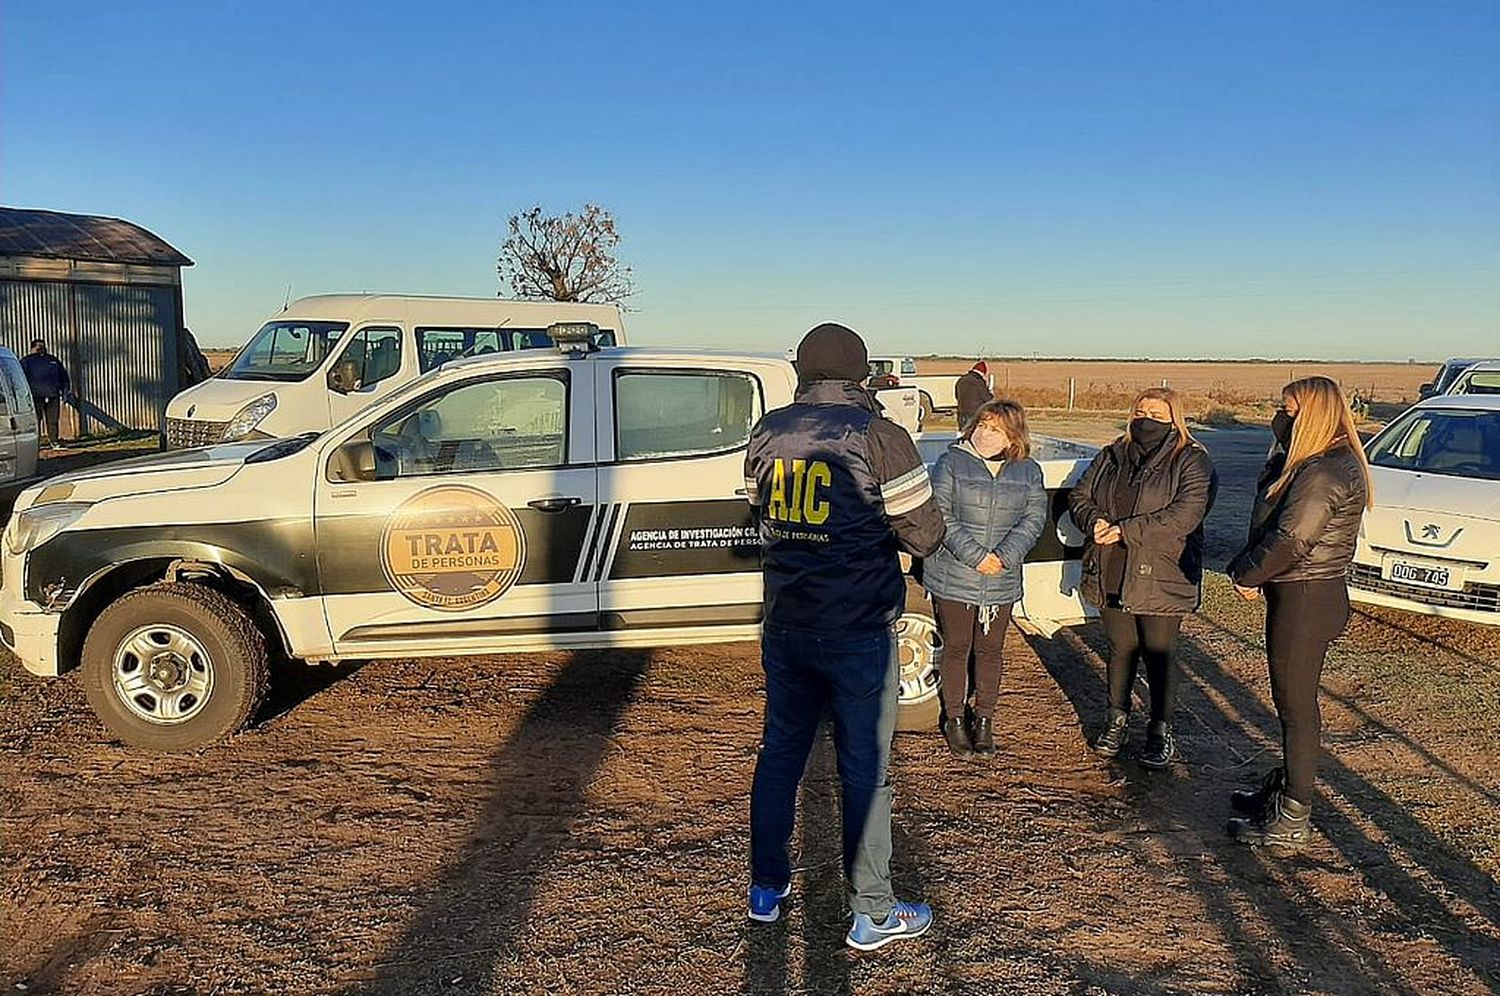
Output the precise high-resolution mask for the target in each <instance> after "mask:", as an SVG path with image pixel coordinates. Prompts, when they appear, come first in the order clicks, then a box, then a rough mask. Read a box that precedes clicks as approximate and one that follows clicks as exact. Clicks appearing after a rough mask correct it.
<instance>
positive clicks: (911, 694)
mask: <svg viewBox="0 0 1500 996" xmlns="http://www.w3.org/2000/svg"><path fill="white" fill-rule="evenodd" d="M941 649H942V641H941V640H939V638H938V631H937V621H936V620H934V619H933V618H932V617H931V616H925V615H921V614H920V613H916V612H908V613H906V614H905V615H904V616H902V617H901V618H900V619H898V620H896V656H897V659H898V660H899V661H900V663H901V704H902V705H915V704H916V703H918V702H926V701H927V700H929V699H932V698H935V697H936V696H937V694H938V669H937V657H938V653H939V651H941Z"/></svg>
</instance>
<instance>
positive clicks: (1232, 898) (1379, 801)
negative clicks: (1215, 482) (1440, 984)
mask: <svg viewBox="0 0 1500 996" xmlns="http://www.w3.org/2000/svg"><path fill="white" fill-rule="evenodd" d="M1200 621H1201V622H1203V623H1205V624H1206V625H1208V626H1210V627H1212V630H1213V631H1214V635H1215V636H1216V637H1228V638H1230V639H1233V640H1235V641H1237V642H1238V643H1239V644H1240V645H1241V646H1242V647H1244V648H1245V649H1247V650H1251V651H1254V652H1256V653H1260V652H1262V651H1261V648H1260V646H1259V644H1257V643H1255V642H1253V641H1250V640H1247V639H1245V638H1244V637H1243V636H1241V635H1240V634H1238V633H1236V632H1234V631H1231V630H1229V629H1226V628H1224V627H1221V626H1219V625H1217V624H1215V623H1213V622H1212V621H1210V620H1206V619H1202V618H1201V617H1200ZM1029 642H1030V643H1031V646H1032V649H1033V650H1035V651H1036V654H1037V656H1038V657H1039V658H1040V659H1041V660H1042V662H1043V664H1044V666H1045V667H1046V668H1047V670H1048V672H1049V673H1050V674H1051V675H1052V677H1053V679H1054V680H1055V681H1056V682H1057V684H1058V686H1059V687H1060V688H1061V689H1062V690H1063V692H1064V693H1065V694H1066V695H1067V697H1068V699H1069V701H1070V702H1071V703H1072V705H1073V708H1074V711H1075V712H1076V714H1077V716H1078V719H1079V722H1080V726H1081V728H1082V729H1081V735H1084V736H1087V735H1090V734H1092V733H1093V732H1094V730H1095V729H1096V727H1097V724H1098V722H1099V721H1100V719H1101V717H1102V716H1103V714H1104V711H1105V703H1106V694H1107V692H1106V686H1105V682H1104V675H1103V660H1104V658H1105V657H1106V656H1107V643H1106V641H1105V638H1104V634H1103V631H1102V629H1101V628H1100V627H1099V626H1098V625H1097V624H1091V625H1089V626H1087V627H1080V628H1078V629H1076V630H1073V631H1072V632H1071V633H1068V634H1063V635H1060V638H1058V639H1054V640H1042V639H1029ZM1179 652H1180V656H1179V660H1180V663H1181V666H1182V667H1183V670H1184V681H1183V685H1182V696H1181V699H1180V700H1179V706H1178V715H1177V731H1178V736H1179V741H1180V743H1181V746H1182V750H1183V753H1184V758H1185V760H1184V764H1185V766H1186V767H1187V769H1188V770H1189V772H1190V777H1188V778H1184V779H1176V780H1170V781H1168V780H1165V779H1162V778H1161V777H1159V776H1156V775H1154V774H1153V773H1150V772H1146V771H1144V770H1142V769H1139V768H1138V767H1136V766H1135V765H1134V763H1133V762H1131V761H1129V760H1121V761H1118V762H1111V765H1112V766H1113V767H1114V768H1115V769H1116V771H1117V773H1118V774H1119V776H1120V777H1123V778H1124V779H1125V786H1126V793H1127V796H1128V797H1129V798H1130V799H1132V800H1133V801H1134V802H1135V804H1136V805H1137V807H1138V808H1140V809H1142V810H1145V811H1150V810H1152V809H1154V810H1156V811H1159V812H1163V813H1168V814H1170V818H1171V819H1172V820H1174V821H1177V822H1178V823H1179V824H1180V825H1181V827H1182V828H1183V829H1186V830H1188V831H1189V832H1190V833H1191V834H1192V835H1193V837H1194V838H1195V839H1197V840H1198V841H1200V842H1201V845H1202V846H1203V847H1206V848H1207V849H1208V850H1209V852H1210V854H1211V856H1212V858H1213V861H1212V862H1209V863H1207V864H1206V865H1205V863H1203V862H1197V861H1191V860H1183V859H1179V860H1178V861H1177V862H1176V864H1177V870H1178V871H1179V872H1180V873H1181V874H1182V876H1183V877H1184V878H1185V879H1186V881H1187V882H1188V884H1189V886H1190V888H1191V890H1192V892H1193V894H1194V896H1195V897H1196V899H1197V900H1198V902H1199V903H1200V904H1201V906H1202V908H1203V909H1204V910H1206V911H1207V913H1208V916H1209V917H1210V918H1211V920H1212V922H1213V924H1214V926H1215V928H1216V929H1217V931H1218V932H1219V933H1220V934H1221V936H1222V937H1223V938H1224V942H1225V945H1226V947H1227V949H1228V951H1229V953H1230V955H1231V957H1232V958H1233V959H1234V962H1235V964H1236V967H1237V969H1238V973H1239V975H1240V979H1241V982H1242V984H1244V985H1246V986H1248V987H1250V988H1251V989H1253V990H1255V991H1262V990H1265V991H1295V990H1297V989H1299V988H1302V987H1311V988H1318V989H1323V988H1325V987H1326V986H1327V985H1328V980H1330V979H1337V980H1341V982H1342V983H1343V985H1344V986H1345V988H1344V989H1343V990H1340V991H1346V992H1377V991H1378V992H1399V993H1408V994H1412V996H1415V991H1414V990H1413V989H1411V988H1410V987H1409V986H1407V985H1404V984H1403V983H1402V982H1400V981H1399V976H1396V975H1394V974H1393V972H1392V971H1391V968H1390V966H1388V965H1387V964H1386V963H1385V961H1384V960H1383V959H1382V957H1381V956H1380V955H1379V954H1377V953H1376V952H1375V951H1374V950H1373V949H1372V948H1371V946H1370V945H1369V944H1368V943H1367V941H1366V938H1365V936H1364V935H1363V934H1362V933H1361V932H1360V931H1359V930H1357V929H1356V928H1355V927H1354V926H1353V925H1352V924H1351V923H1349V922H1348V921H1347V920H1346V919H1345V918H1344V917H1342V916H1340V915H1339V912H1338V911H1337V910H1335V909H1332V908H1330V907H1329V906H1328V905H1326V904H1325V903H1324V902H1322V901H1320V899H1319V896H1318V894H1317V893H1316V891H1314V890H1313V889H1311V888H1309V887H1308V885H1307V883H1305V882H1304V881H1302V880H1301V878H1300V875H1301V873H1303V872H1305V871H1316V870H1337V871H1345V870H1348V869H1352V870H1353V871H1354V872H1355V873H1356V874H1358V875H1359V876H1360V877H1361V878H1362V879H1363V882H1364V884H1365V886H1366V887H1367V888H1368V889H1370V890H1372V891H1373V892H1374V893H1376V894H1377V895H1383V896H1386V897H1389V902H1390V903H1392V904H1393V905H1394V906H1396V907H1397V908H1398V909H1400V910H1402V911H1403V916H1402V918H1401V919H1402V922H1400V923H1390V924H1386V925H1383V926H1385V927H1386V928H1387V929H1389V930H1392V931H1398V932H1405V933H1407V934H1409V935H1410V939H1412V940H1415V939H1417V938H1418V937H1420V936H1423V935H1425V936H1427V937H1430V938H1432V939H1434V940H1435V941H1436V942H1437V943H1438V944H1439V945H1440V946H1441V947H1442V948H1443V949H1444V950H1445V951H1446V952H1447V953H1448V954H1449V955H1451V956H1452V958H1453V959H1454V961H1455V962H1457V963H1458V964H1460V965H1462V966H1464V967H1465V968H1467V969H1469V970H1470V971H1471V972H1473V974H1474V976H1475V977H1476V978H1478V979H1481V980H1483V981H1484V984H1485V985H1486V986H1487V988H1488V989H1489V990H1490V991H1492V992H1497V993H1500V948H1497V947H1496V945H1495V944H1494V942H1493V940H1492V939H1491V938H1490V937H1488V936H1486V935H1485V934H1482V933H1480V932H1477V931H1476V930H1474V929H1473V926H1472V925H1471V923H1469V922H1465V917H1464V916H1463V915H1461V914H1460V913H1459V912H1458V911H1457V909H1456V907H1458V908H1461V907H1468V908H1470V909H1472V910H1474V911H1476V912H1477V913H1478V915H1479V916H1480V917H1482V919H1483V920H1485V921H1487V922H1488V924H1490V925H1493V926H1497V927H1500V903H1497V899H1500V890H1497V888H1496V885H1495V883H1494V882H1493V881H1491V879H1490V878H1489V876H1488V875H1486V874H1485V873H1484V872H1483V871H1481V870H1480V869H1479V868H1477V867H1476V866H1475V865H1474V864H1473V863H1472V862H1471V861H1470V860H1469V859H1468V858H1467V857H1465V856H1464V855H1463V854H1461V853H1459V852H1458V851H1456V850H1455V849H1454V848H1452V847H1451V846H1449V845H1448V844H1447V843H1446V842H1444V841H1443V840H1442V839H1441V838H1439V837H1438V836H1437V835H1436V834H1434V833H1433V832H1432V831H1431V830H1430V829H1429V828H1428V827H1426V826H1424V825H1423V824H1422V823H1421V821H1420V820H1418V819H1417V818H1416V817H1415V816H1413V815H1412V814H1411V813H1410V812H1408V811H1406V810H1405V809H1404V808H1403V807H1402V806H1401V805H1400V804H1399V803H1398V802H1397V801H1396V800H1395V799H1393V798H1392V797H1391V796H1390V795H1389V794H1387V793H1386V792H1385V791H1383V790H1382V789H1380V788H1379V787H1378V786H1376V785H1374V784H1372V783H1371V782H1370V781H1369V780H1368V779H1367V778H1365V777H1364V776H1363V775H1361V774H1359V773H1358V772H1356V771H1354V770H1353V769H1351V768H1350V767H1349V766H1348V765H1346V764H1344V763H1342V762H1340V761H1339V760H1338V759H1337V758H1334V757H1330V756H1327V755H1326V754H1325V757H1324V760H1323V765H1322V769H1321V772H1320V798H1319V800H1318V803H1317V805H1316V806H1315V811H1314V823H1315V826H1316V827H1317V830H1318V831H1319V832H1320V834H1321V836H1322V837H1323V838H1324V839H1325V840H1326V842H1327V846H1315V847H1314V849H1313V850H1312V851H1311V852H1310V853H1309V854H1308V855H1306V856H1304V857H1302V858H1298V859H1293V860H1290V861H1278V860H1277V859H1274V858H1271V857H1269V856H1267V855H1263V854H1262V853H1261V852H1259V851H1255V850H1252V849H1250V848H1246V847H1244V846H1242V845H1239V844H1236V843H1234V842H1233V841H1231V840H1230V839H1229V838H1228V837H1227V836H1226V835H1225V833H1224V830H1223V826H1224V823H1225V821H1226V820H1227V818H1228V816H1229V807H1228V799H1227V795H1228V793H1229V791H1230V790H1231V789H1233V788H1237V787H1240V785H1242V784H1250V783H1252V782H1254V781H1255V780H1257V779H1258V776H1260V775H1261V774H1262V773H1263V772H1264V771H1265V770H1267V769H1269V768H1271V767H1274V766H1275V765H1276V764H1277V763H1279V760H1280V752H1281V749H1280V725H1279V723H1278V721H1277V719H1276V716H1275V714H1274V712H1273V711H1272V710H1271V709H1270V708H1269V707H1267V705H1266V704H1265V703H1264V702H1263V700H1262V699H1261V697H1260V696H1259V695H1257V694H1256V693H1255V691H1254V690H1253V689H1251V688H1250V687H1249V686H1247V685H1246V684H1245V683H1244V682H1243V681H1242V680H1241V679H1240V678H1239V677H1238V676H1237V675H1235V674H1233V673H1231V672H1230V671H1228V670H1227V669H1226V668H1225V667H1224V666H1223V664H1222V662H1221V661H1220V660H1219V658H1218V656H1217V655H1216V654H1215V653H1214V652H1213V651H1212V650H1211V649H1209V648H1208V647H1206V646H1205V645H1204V643H1203V642H1202V641H1201V640H1199V639H1197V638H1194V637H1192V636H1185V637H1184V638H1183V639H1182V641H1181V643H1180V644H1179ZM1137 692H1138V693H1143V692H1144V689H1143V688H1140V687H1139V686H1138V687H1137ZM1144 703H1145V698H1144V695H1143V694H1138V702H1137V707H1136V709H1135V710H1134V712H1135V717H1136V722H1137V723H1139V722H1140V717H1141V716H1142V715H1143V710H1144ZM1384 730H1385V732H1386V733H1387V734H1388V735H1389V736H1392V737H1395V738H1398V739H1399V740H1401V741H1402V742H1403V743H1405V744H1406V745H1407V746H1409V747H1410V748H1412V749H1413V750H1414V751H1416V752H1417V753H1418V754H1420V755H1422V756H1423V757H1425V758H1428V759H1430V760H1431V761H1432V763H1433V766H1434V768H1435V769H1436V772H1435V773H1436V775H1437V776H1439V777H1446V778H1450V779H1453V780H1455V781H1456V782H1458V783H1459V784H1461V785H1463V786H1464V787H1465V788H1466V789H1468V790H1470V791H1474V792H1477V793H1480V794H1482V795H1484V796H1487V797H1490V798H1493V796H1492V794H1491V793H1489V791H1488V790H1487V789H1485V788H1484V787H1483V786H1480V785H1477V784H1476V783H1474V782H1473V781H1472V780H1471V779H1468V778H1465V777H1464V776H1462V775H1461V774H1458V773H1456V772H1453V771H1452V770H1451V769H1448V768H1446V767H1445V766H1443V765H1441V762H1438V761H1437V760H1436V759H1434V758H1432V757H1431V755H1430V754H1429V753H1428V752H1427V751H1426V750H1425V749H1424V748H1423V747H1422V745H1420V744H1417V743H1414V742H1412V741H1410V740H1409V739H1408V738H1407V737H1406V736H1405V735H1404V734H1402V733H1400V732H1399V731H1396V730H1392V729H1390V728H1389V727H1384ZM1136 732H1137V734H1138V733H1139V730H1137V731H1136ZM1330 852H1331V853H1330ZM1345 866H1347V869H1346V868H1345ZM1205 868H1214V869H1217V872H1221V873H1215V874H1212V875H1210V874H1206V873H1205V871H1204V869H1205ZM1247 908H1249V909H1253V910H1255V911H1256V913H1257V914H1258V916H1257V917H1256V920H1258V921H1259V922H1262V923H1264V924H1265V925H1267V926H1268V928H1269V930H1270V931H1271V936H1270V937H1267V936H1265V934H1264V933H1263V932H1262V931H1261V930H1259V929H1252V928H1251V927H1250V926H1249V925H1248V923H1247V918H1246V916H1245V913H1244V911H1245V910H1246V909H1247ZM1268 940H1269V941H1272V942H1274V943H1272V944H1268V943H1267V941H1268ZM1276 951H1279V952H1280V953H1281V954H1280V956H1279V957H1278V956H1277V955H1276V954H1274V953H1273V952H1276ZM1315 980H1316V981H1315Z"/></svg>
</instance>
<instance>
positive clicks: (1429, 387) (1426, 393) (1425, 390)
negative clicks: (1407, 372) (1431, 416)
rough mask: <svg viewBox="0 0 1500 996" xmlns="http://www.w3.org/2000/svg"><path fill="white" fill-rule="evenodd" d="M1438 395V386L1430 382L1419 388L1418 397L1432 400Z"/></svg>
mask: <svg viewBox="0 0 1500 996" xmlns="http://www.w3.org/2000/svg"><path fill="white" fill-rule="evenodd" d="M1436 393H1437V385H1436V384H1433V383H1430V382H1429V383H1426V384H1423V385H1422V386H1421V387H1419V388H1417V396H1418V397H1421V398H1430V397H1432V396H1433V395H1434V394H1436Z"/></svg>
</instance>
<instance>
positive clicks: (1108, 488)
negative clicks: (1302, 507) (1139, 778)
mask: <svg viewBox="0 0 1500 996" xmlns="http://www.w3.org/2000/svg"><path fill="white" fill-rule="evenodd" d="M1131 408H1132V411H1131V418H1130V422H1129V424H1128V425H1127V426H1126V428H1125V433H1124V435H1122V436H1120V438H1119V439H1116V440H1115V441H1114V442H1113V443H1111V444H1110V445H1108V446H1106V447H1105V448H1104V449H1102V450H1100V451H1099V455H1098V456H1096V457H1095V458H1094V460H1093V462H1092V463H1090V464H1089V467H1088V469H1087V470H1086V471H1084V474H1083V477H1082V478H1081V479H1080V480H1079V482H1078V484H1077V485H1076V486H1075V487H1074V488H1073V490H1072V492H1071V494H1069V496H1068V507H1069V511H1070V512H1071V513H1072V515H1073V521H1074V522H1075V523H1077V525H1078V528H1079V529H1081V530H1083V534H1084V551H1083V583H1082V586H1081V587H1082V593H1083V597H1084V598H1085V599H1087V600H1088V601H1089V602H1091V603H1092V604H1093V605H1095V606H1096V607H1097V608H1098V609H1099V615H1100V618H1101V621H1102V622H1103V624H1104V633H1105V636H1106V637H1107V638H1108V639H1109V663H1108V666H1107V674H1108V679H1109V713H1108V716H1107V718H1106V719H1105V722H1104V728H1103V729H1102V730H1101V731H1100V732H1099V733H1098V734H1097V735H1096V736H1095V737H1094V740H1093V743H1092V745H1091V746H1092V747H1093V749H1094V750H1095V752H1097V753H1098V754H1101V755H1103V756H1104V757H1115V756H1117V755H1118V754H1119V753H1120V751H1121V750H1123V749H1124V747H1125V745H1126V743H1128V742H1129V732H1130V704H1131V690H1132V689H1133V688H1134V687H1135V679H1136V673H1137V667H1138V666H1139V662H1140V661H1142V660H1144V661H1145V664H1146V681H1147V684H1148V686H1149V687H1150V694H1151V719H1150V722H1149V724H1148V725H1147V727H1146V746H1145V749H1144V750H1143V751H1142V752H1141V754H1140V756H1139V758H1138V760H1139V761H1140V763H1141V764H1142V765H1143V766H1145V767H1147V768H1165V767H1167V766H1168V765H1170V764H1171V763H1172V760H1173V758H1174V757H1176V754H1177V747H1176V741H1175V740H1174V739H1173V736H1172V712H1173V709H1174V707H1175V705H1176V697H1177V684H1178V670H1177V666H1176V664H1175V662H1174V661H1173V651H1174V650H1175V648H1176V644H1177V633H1178V630H1179V629H1180V628H1181V626H1182V618H1183V616H1185V615H1188V614H1189V613H1192V612H1195V611H1197V609H1198V604H1199V601H1200V599H1201V585H1202V580H1203V520H1204V518H1205V517H1206V516H1207V515H1208V510H1209V509H1210V508H1211V507H1212V505H1213V500H1214V491H1215V488H1216V485H1217V479H1216V477H1215V474H1214V468H1213V463H1212V461H1210V460H1209V458H1208V451H1207V450H1205V449H1204V448H1203V446H1202V445H1200V444H1199V443H1198V441H1197V440H1196V439H1194V438H1193V437H1192V434H1191V433H1189V432H1188V428H1187V421H1186V419H1185V417H1184V413H1183V409H1182V399H1181V397H1179V396H1178V394H1177V392H1176V391H1173V390H1171V389H1170V388H1165V387H1153V388H1150V389H1148V390H1145V391H1142V392H1141V393H1140V394H1139V395H1138V396H1137V397H1136V399H1135V403H1134V404H1133V405H1132V406H1131Z"/></svg>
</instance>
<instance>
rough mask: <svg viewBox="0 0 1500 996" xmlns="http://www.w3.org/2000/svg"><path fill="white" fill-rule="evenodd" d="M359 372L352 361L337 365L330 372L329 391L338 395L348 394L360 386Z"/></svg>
mask: <svg viewBox="0 0 1500 996" xmlns="http://www.w3.org/2000/svg"><path fill="white" fill-rule="evenodd" d="M358 375H359V371H358V370H357V369H356V368H355V365H354V362H353V361H352V360H344V361H343V362H341V363H336V364H334V366H333V369H332V370H330V371H328V389H329V390H330V391H333V392H334V393H336V394H348V393H349V392H350V391H353V390H354V389H355V388H357V387H358V386H359V376H358Z"/></svg>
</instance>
